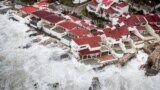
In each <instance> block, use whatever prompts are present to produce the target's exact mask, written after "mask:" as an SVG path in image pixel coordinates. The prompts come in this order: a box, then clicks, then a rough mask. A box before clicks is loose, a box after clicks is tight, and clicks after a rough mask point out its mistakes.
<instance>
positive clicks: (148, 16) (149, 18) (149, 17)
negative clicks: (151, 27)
mask: <svg viewBox="0 0 160 90" xmlns="http://www.w3.org/2000/svg"><path fill="white" fill-rule="evenodd" d="M145 18H146V20H147V21H148V22H149V23H153V22H156V20H155V19H154V16H153V15H146V16H145Z"/></svg>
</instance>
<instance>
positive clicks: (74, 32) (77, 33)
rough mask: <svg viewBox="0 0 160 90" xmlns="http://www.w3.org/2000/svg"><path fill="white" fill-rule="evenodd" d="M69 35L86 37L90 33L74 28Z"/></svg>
mask: <svg viewBox="0 0 160 90" xmlns="http://www.w3.org/2000/svg"><path fill="white" fill-rule="evenodd" d="M69 33H70V34H73V35H75V36H77V37H84V36H87V35H88V34H89V31H88V30H86V29H83V28H74V29H73V30H71V31H69Z"/></svg>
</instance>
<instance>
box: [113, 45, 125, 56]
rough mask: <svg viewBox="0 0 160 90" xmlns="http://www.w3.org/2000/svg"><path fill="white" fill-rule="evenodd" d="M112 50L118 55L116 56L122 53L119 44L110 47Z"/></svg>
mask: <svg viewBox="0 0 160 90" xmlns="http://www.w3.org/2000/svg"><path fill="white" fill-rule="evenodd" d="M112 48H113V50H114V51H115V52H116V53H118V54H122V53H123V51H122V48H121V47H120V45H119V44H114V45H113V46H112Z"/></svg>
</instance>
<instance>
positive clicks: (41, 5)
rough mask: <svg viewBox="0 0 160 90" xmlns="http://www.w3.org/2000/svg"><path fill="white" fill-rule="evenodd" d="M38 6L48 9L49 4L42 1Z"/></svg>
mask: <svg viewBox="0 0 160 90" xmlns="http://www.w3.org/2000/svg"><path fill="white" fill-rule="evenodd" d="M37 5H38V6H40V7H46V6H48V5H49V3H48V2H45V1H42V2H38V3H37Z"/></svg>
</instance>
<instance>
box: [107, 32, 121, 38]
mask: <svg viewBox="0 0 160 90" xmlns="http://www.w3.org/2000/svg"><path fill="white" fill-rule="evenodd" d="M109 36H110V37H112V38H114V39H116V40H118V39H120V38H121V37H122V36H121V33H120V32H119V31H118V30H112V31H110V32H109Z"/></svg>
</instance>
